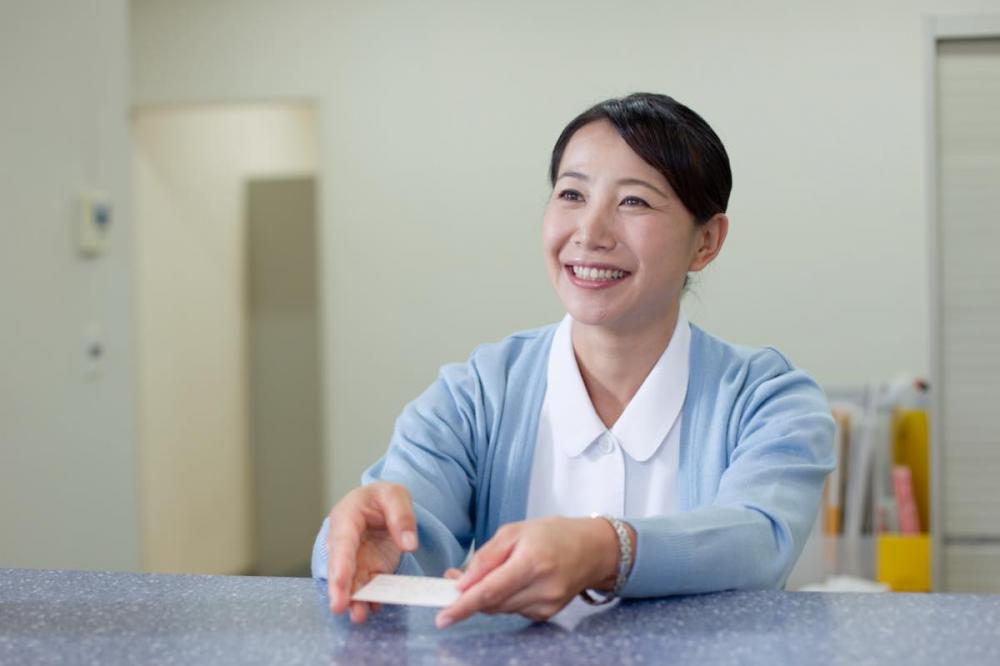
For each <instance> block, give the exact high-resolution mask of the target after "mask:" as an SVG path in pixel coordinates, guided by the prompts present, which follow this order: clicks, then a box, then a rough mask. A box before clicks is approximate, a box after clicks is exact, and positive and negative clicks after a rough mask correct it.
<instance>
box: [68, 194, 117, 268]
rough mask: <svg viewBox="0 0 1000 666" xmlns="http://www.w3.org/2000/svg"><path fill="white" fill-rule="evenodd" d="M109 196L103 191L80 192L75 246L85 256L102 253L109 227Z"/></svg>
mask: <svg viewBox="0 0 1000 666" xmlns="http://www.w3.org/2000/svg"><path fill="white" fill-rule="evenodd" d="M111 212H112V210H111V198H110V197H109V196H108V195H107V194H104V193H103V192H94V191H86V192H82V193H81V194H80V207H79V218H78V220H77V247H79V249H80V254H82V255H83V256H85V257H97V256H100V255H101V254H103V252H104V248H105V247H106V246H107V242H108V233H109V232H110V229H111Z"/></svg>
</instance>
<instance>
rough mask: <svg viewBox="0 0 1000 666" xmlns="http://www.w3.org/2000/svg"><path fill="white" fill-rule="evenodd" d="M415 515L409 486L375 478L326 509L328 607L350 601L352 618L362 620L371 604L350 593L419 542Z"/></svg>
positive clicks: (341, 606)
mask: <svg viewBox="0 0 1000 666" xmlns="http://www.w3.org/2000/svg"><path fill="white" fill-rule="evenodd" d="M416 525H417V521H416V518H415V517H414V515H413V503H412V501H411V499H410V492H409V491H408V490H407V489H406V488H405V487H404V486H401V485H399V484H398V483H388V482H385V481H378V482H375V483H372V484H369V485H367V486H362V487H361V488H355V489H354V490H352V491H351V492H349V493H347V495H345V496H344V498H343V499H341V500H340V501H339V502H337V504H336V505H335V506H334V507H333V509H331V510H330V522H329V530H328V532H327V537H326V539H327V541H326V546H327V552H328V553H329V558H328V559H327V583H328V586H329V588H328V589H329V594H330V610H332V611H333V612H334V613H343V612H344V611H345V610H347V609H348V607H350V610H351V621H352V622H364V621H365V619H367V617H368V613H369V611H370V610H371V607H370V605H369V604H368V603H366V602H364V601H351V595H352V594H353V593H354V592H355V591H356V590H357V589H358V588H360V587H361V586H362V585H364V584H365V583H367V582H368V581H369V580H371V579H372V578H373V577H374V576H375V575H376V574H380V573H389V574H391V573H392V572H394V571H395V570H396V568H397V567H398V566H399V560H400V558H401V557H402V555H403V553H404V552H409V551H413V550H416V548H417V531H416Z"/></svg>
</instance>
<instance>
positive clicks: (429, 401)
mask: <svg viewBox="0 0 1000 666" xmlns="http://www.w3.org/2000/svg"><path fill="white" fill-rule="evenodd" d="M482 412H483V400H482V388H481V385H480V382H479V379H478V375H477V373H476V371H475V367H474V363H473V362H472V361H470V362H469V363H462V364H451V365H446V366H444V367H443V368H442V369H441V373H440V375H439V376H438V379H437V380H436V381H435V382H434V383H433V384H432V385H431V386H430V387H429V388H428V389H427V390H426V391H424V393H423V394H421V395H420V397H418V398H417V399H416V400H414V401H413V402H411V403H410V404H409V405H407V406H406V407H405V408H404V410H403V413H402V414H401V415H400V416H399V418H398V419H397V421H396V426H395V430H394V432H393V435H392V439H391V440H390V444H389V449H388V451H387V452H386V454H385V455H384V456H383V457H382V458H381V459H380V460H379V461H378V462H376V463H375V464H374V465H373V466H372V467H371V468H369V469H368V470H367V471H365V473H364V474H363V476H362V484H363V485H367V484H369V483H372V482H374V481H390V482H394V483H399V484H402V485H403V486H405V487H406V488H407V489H408V490H409V491H410V494H411V496H412V498H413V509H414V513H415V514H416V519H417V538H418V541H419V548H418V549H417V551H416V552H414V553H405V554H404V555H403V558H402V560H401V562H400V565H399V568H398V569H397V570H396V572H397V573H401V574H412V575H441V574H442V573H443V572H444V571H445V570H446V569H447V568H448V567H457V566H460V565H461V564H462V562H463V561H464V560H465V557H466V555H467V553H468V549H469V546H470V545H471V543H472V537H473V525H474V521H473V510H474V507H473V502H474V497H475V492H474V488H475V480H476V468H477V466H476V455H475V441H476V440H477V438H479V437H481V436H482V434H481V430H482V428H483V425H482V424H483V422H484V421H483V418H482V416H483V414H482ZM328 521H329V519H327V520H324V521H323V526H322V528H321V529H320V532H319V534H318V535H317V536H316V542H315V545H314V546H313V555H312V574H313V577H314V578H319V579H325V578H326V575H327V574H326V568H327V556H328V553H327V547H326V535H327V531H328V528H329V525H328Z"/></svg>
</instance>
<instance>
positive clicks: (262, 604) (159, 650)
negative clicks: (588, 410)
mask: <svg viewBox="0 0 1000 666" xmlns="http://www.w3.org/2000/svg"><path fill="white" fill-rule="evenodd" d="M434 614H435V611H434V610H433V609H424V608H403V607H385V608H384V609H383V610H382V611H381V612H379V613H378V614H376V615H375V616H374V618H373V619H372V620H370V621H369V622H368V623H366V624H364V625H359V626H355V625H351V623H350V622H349V621H348V620H347V619H346V618H345V617H342V616H333V615H331V614H330V612H329V610H328V608H327V599H326V590H325V587H324V586H323V585H321V584H317V583H316V582H314V581H312V580H309V579H304V578H253V577H239V576H179V575H159V574H130V573H94V572H78V571H36V570H26V569H0V664H22V663H23V664H46V663H94V664H202V663H213V664H220V663H223V664H224V663H233V664H249V663H271V664H314V663H315V664H362V663H363V664H382V663H385V664H400V663H408V664H434V663H444V664H546V663H548V664H631V663H648V664H683V663H696V664H758V663H759V664H768V665H769V666H771V665H773V664H850V665H851V666H857V665H858V664H907V665H908V666H912V665H913V664H923V663H926V664H941V663H951V664H956V665H957V664H962V665H963V666H964V665H966V664H992V665H996V664H1000V595H995V596H987V595H919V594H869V595H865V594H820V593H800V592H777V591H762V592H724V593H719V594H708V595H701V596H690V597H675V598H669V599H660V600H650V601H631V602H626V603H622V604H620V605H618V606H615V607H613V608H611V609H609V610H606V611H604V612H601V613H599V614H596V615H592V616H589V617H585V618H582V619H579V620H578V621H576V622H575V623H573V622H569V623H566V622H564V623H562V624H561V625H560V624H555V623H546V624H533V623H531V622H529V621H527V620H525V619H522V618H520V617H517V616H477V617H475V618H472V619H471V620H469V621H467V622H464V623H461V624H458V625H455V626H454V627H451V628H449V629H446V630H444V631H439V630H438V629H436V628H435V627H434Z"/></svg>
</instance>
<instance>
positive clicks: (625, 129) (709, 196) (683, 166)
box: [549, 93, 733, 224]
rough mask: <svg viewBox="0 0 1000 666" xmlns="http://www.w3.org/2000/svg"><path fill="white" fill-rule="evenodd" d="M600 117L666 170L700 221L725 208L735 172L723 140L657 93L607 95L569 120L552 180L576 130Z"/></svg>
mask: <svg viewBox="0 0 1000 666" xmlns="http://www.w3.org/2000/svg"><path fill="white" fill-rule="evenodd" d="M597 120H607V121H608V122H610V123H611V124H612V125H613V126H614V128H615V129H616V130H617V131H618V134H619V135H621V137H622V139H624V140H625V143H627V144H628V145H629V147H630V148H631V149H632V150H634V151H635V153H636V154H637V155H638V156H639V157H641V158H642V159H643V160H645V161H646V162H647V163H649V165H650V166H652V167H653V168H655V169H656V170H657V171H659V172H660V173H661V174H663V177H664V178H666V179H667V182H668V183H670V187H672V188H673V190H674V192H676V193H677V196H678V197H680V200H681V202H682V203H683V204H684V206H685V207H686V208H687V209H688V210H689V211H691V214H692V215H694V218H695V222H696V223H698V224H704V223H705V222H708V220H710V219H711V218H712V216H713V215H715V214H717V213H724V212H726V206H727V205H728V204H729V192H730V191H731V190H732V189H733V174H732V172H731V171H730V170H729V156H728V155H726V149H725V147H723V145H722V141H721V140H720V139H719V137H718V135H717V134H716V133H715V132H714V131H713V130H712V128H711V127H709V125H708V123H706V122H705V121H704V119H702V117H701V116H699V115H698V114H697V113H695V112H694V111H692V110H691V109H689V108H688V107H686V106H684V105H683V104H681V103H680V102H678V101H676V100H675V99H673V98H672V97H668V96H667V95H658V94H655V93H633V94H631V95H629V96H628V97H621V98H614V99H608V100H605V101H603V102H601V103H599V104H595V105H594V106H592V107H590V108H589V109H587V110H586V111H584V112H583V113H581V114H580V115H578V116H577V117H576V118H574V119H573V120H571V121H570V123H569V125H566V128H565V129H564V130H563V131H562V134H560V135H559V139H558V140H557V141H556V145H555V147H554V148H553V149H552V162H551V164H550V165H549V179H550V181H551V182H552V185H555V183H556V178H557V177H558V175H559V174H558V171H559V162H560V161H562V156H563V151H565V150H566V146H567V144H569V141H570V139H571V138H573V134H575V133H576V131H577V130H578V129H580V128H581V127H583V126H584V125H587V124H589V123H592V122H594V121H597Z"/></svg>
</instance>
